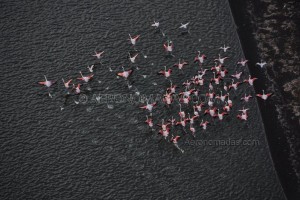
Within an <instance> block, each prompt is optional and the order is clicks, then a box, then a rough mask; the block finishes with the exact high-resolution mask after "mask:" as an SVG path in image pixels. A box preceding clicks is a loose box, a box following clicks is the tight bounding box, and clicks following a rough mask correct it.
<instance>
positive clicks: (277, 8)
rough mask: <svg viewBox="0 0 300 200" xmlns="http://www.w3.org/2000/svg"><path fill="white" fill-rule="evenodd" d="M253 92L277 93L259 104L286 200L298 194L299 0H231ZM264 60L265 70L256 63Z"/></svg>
mask: <svg viewBox="0 0 300 200" xmlns="http://www.w3.org/2000/svg"><path fill="white" fill-rule="evenodd" d="M229 3H230V6H231V10H232V13H233V15H234V20H235V23H236V25H237V31H238V34H239V37H240V40H241V44H242V47H243V50H244V53H245V56H246V58H247V59H248V60H249V69H250V72H251V74H252V75H253V76H255V77H258V80H257V82H256V83H255V90H256V92H257V93H260V92H261V90H262V89H264V90H266V91H268V92H272V93H274V95H273V96H272V98H271V99H270V101H268V102H267V103H263V102H259V103H260V110H261V113H262V117H263V121H264V124H265V129H266V134H267V139H268V143H269V147H270V151H271V154H272V158H273V162H274V165H275V167H276V171H277V174H278V176H279V178H280V181H281V184H282V187H283V188H284V191H285V193H286V196H287V197H288V199H299V198H300V191H299V188H300V187H299V185H300V164H299V160H300V159H299V151H300V137H299V133H298V132H299V130H300V126H299V124H300V106H299V102H300V89H299V88H300V77H299V66H300V62H299V47H300V39H299V35H300V34H299V32H300V31H299V27H300V26H299V21H300V20H299V19H300V14H299V12H298V13H297V11H299V10H300V3H299V2H296V1H279V0H275V1H270V0H251V1H236V0H229ZM260 60H264V61H266V62H267V63H268V65H267V67H266V69H264V70H261V69H259V67H257V66H255V63H256V62H259V61H260Z"/></svg>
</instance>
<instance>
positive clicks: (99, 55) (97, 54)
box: [93, 51, 104, 59]
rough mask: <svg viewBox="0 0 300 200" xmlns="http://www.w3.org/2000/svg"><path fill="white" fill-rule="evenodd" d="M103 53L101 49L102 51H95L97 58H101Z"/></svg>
mask: <svg viewBox="0 0 300 200" xmlns="http://www.w3.org/2000/svg"><path fill="white" fill-rule="evenodd" d="M103 53H104V51H100V52H97V51H95V54H94V55H93V56H95V57H97V59H100V58H101V56H102V54H103Z"/></svg>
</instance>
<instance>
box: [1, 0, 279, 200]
mask: <svg viewBox="0 0 300 200" xmlns="http://www.w3.org/2000/svg"><path fill="white" fill-rule="evenodd" d="M0 5H1V12H0V13H1V14H0V16H1V39H2V43H1V48H0V52H1V57H0V60H1V69H2V73H1V85H2V86H1V95H2V98H1V100H0V101H1V113H2V115H1V136H0V144H1V148H0V150H1V154H0V155H1V157H0V159H1V171H0V175H1V181H0V184H1V192H0V194H1V199H284V194H283V191H282V189H281V186H280V183H279V181H278V179H277V177H276V173H275V171H274V168H273V165H272V161H271V158H270V155H269V150H268V145H267V142H266V139H265V133H264V128H263V124H262V122H261V117H260V113H259V110H258V107H257V102H256V100H253V101H251V102H249V104H248V105H247V106H248V107H250V112H249V113H250V114H249V115H250V116H249V122H248V123H241V122H240V121H238V120H237V119H236V117H235V113H237V110H238V109H240V108H241V107H242V103H241V102H239V100H238V99H239V98H238V97H239V96H241V95H242V94H243V92H244V91H245V90H247V91H248V92H251V91H252V92H253V90H252V89H251V88H247V86H246V85H244V86H242V87H241V89H240V90H239V91H237V94H236V96H237V97H234V95H233V97H232V98H235V101H237V102H236V106H235V107H234V108H233V111H232V112H233V113H234V114H232V115H230V116H228V118H227V119H226V120H225V122H224V123H223V124H222V123H218V122H217V123H216V124H215V125H213V126H210V127H209V128H208V130H207V131H206V132H203V131H200V128H199V127H198V126H197V127H196V128H197V129H198V133H197V140H205V139H206V140H213V139H224V140H228V139H232V140H238V139H245V140H256V141H259V145H256V146H254V145H238V146H229V145H224V146H216V145H193V144H192V143H191V142H190V141H193V138H192V137H190V136H184V138H183V140H181V141H180V143H179V145H180V146H181V147H182V148H183V149H184V150H185V153H184V154H181V153H180V152H179V151H178V150H177V149H176V148H174V147H173V146H172V145H171V144H169V143H167V142H165V141H161V140H160V137H158V136H156V135H155V134H154V133H153V132H151V130H149V129H148V127H147V126H146V125H145V124H144V120H145V112H144V111H142V110H140V109H139V108H138V106H139V105H140V104H138V105H137V104H133V105H131V104H124V103H123V104H122V103H120V104H112V105H110V104H109V105H107V104H97V103H95V102H93V101H92V100H91V97H92V94H99V93H102V94H104V93H110V94H135V92H137V91H138V92H140V93H141V94H162V93H163V92H164V89H165V88H166V87H167V86H168V85H169V82H168V81H167V80H165V79H164V78H163V77H160V76H158V75H156V73H157V71H159V70H160V69H163V66H164V65H167V66H171V65H173V64H174V63H175V62H176V61H177V60H178V58H179V57H180V56H182V57H183V58H184V59H186V60H188V61H190V62H192V60H193V58H194V56H195V54H196V51H197V50H201V51H203V53H205V54H206V55H207V57H208V61H207V62H206V64H205V67H211V66H212V65H213V64H214V62H212V60H213V58H215V57H216V56H217V55H218V53H219V50H218V48H219V47H220V46H221V45H223V44H224V43H226V44H229V45H230V46H231V51H230V52H228V54H227V55H228V56H229V57H230V60H229V61H228V62H227V64H226V66H227V68H228V69H229V71H230V73H233V72H234V70H235V63H236V61H238V60H239V59H240V58H242V57H243V52H242V50H241V46H240V43H239V40H238V37H237V34H236V30H235V25H234V22H233V19H232V16H231V13H230V10H229V6H228V3H227V1H209V0H207V1H205V0H202V1H180V3H178V2H174V1H79V2H76V3H75V2H72V1H57V2H51V3H50V2H46V1H45V2H41V1H27V2H26V1H23V2H19V1H9V2H5V3H1V4H0ZM154 19H156V20H159V21H160V23H161V27H162V29H163V30H164V32H165V33H166V35H167V37H163V36H162V34H160V33H156V32H155V30H153V27H151V26H150V24H151V23H152V22H153V20H154ZM188 21H190V22H191V24H190V32H191V34H187V35H181V34H180V31H179V30H178V27H179V25H180V23H186V22H188ZM129 33H131V34H132V35H135V34H141V39H140V41H139V42H138V44H137V47H136V48H137V49H139V50H142V53H143V54H144V55H147V58H143V56H142V54H141V55H140V57H139V58H138V60H137V64H134V65H131V64H130V63H129V61H128V59H127V52H128V51H131V50H132V47H131V46H130V45H129V44H128V40H127V38H128V34H129ZM167 38H170V39H172V41H173V42H174V45H175V50H174V55H175V58H165V56H164V51H163V48H162V44H163V42H165V41H166V39H167ZM95 50H104V51H105V56H104V58H103V60H102V62H103V66H100V65H97V69H96V71H95V78H94V80H93V81H92V82H91V83H90V84H89V86H90V87H91V88H92V91H91V92H89V93H87V97H88V100H87V103H85V104H83V103H79V104H78V105H76V104H75V103H74V102H73V97H72V98H70V99H69V100H68V102H67V104H66V105H64V106H63V97H62V94H63V92H64V89H63V85H62V82H61V78H62V77H63V78H65V79H67V78H68V77H74V78H75V77H78V76H79V71H80V70H81V71H83V72H85V73H88V71H87V70H86V66H87V65H91V64H93V63H95V58H94V57H92V56H91V55H92V54H93V53H94V51H95ZM122 65H125V66H127V67H129V66H133V67H137V66H138V67H139V68H140V69H139V70H136V71H135V72H134V74H133V76H132V77H131V81H134V84H133V87H132V88H131V89H128V87H127V86H126V84H125V82H124V80H122V79H117V78H116V75H115V72H116V71H119V70H121V66H122ZM109 67H111V68H112V70H113V72H110V71H109V70H108V68H109ZM197 69H198V67H197V65H189V66H188V67H187V68H186V70H185V71H184V74H181V73H180V72H179V71H178V70H174V73H173V75H172V80H173V82H174V83H177V84H181V83H182V82H183V81H184V80H187V79H189V78H191V76H192V75H193V74H194V73H195V72H197ZM44 74H45V75H47V77H48V79H51V80H52V79H55V80H57V81H58V84H57V85H55V87H54V88H52V90H51V93H52V95H53V98H52V99H51V98H49V97H48V96H47V92H46V90H44V88H42V87H40V86H39V85H38V84H37V83H36V82H37V81H40V80H43V75H44ZM142 75H148V76H147V77H146V78H144V77H143V76H142ZM243 78H247V70H245V74H244V76H243ZM155 83H156V84H155ZM86 87H87V86H83V88H86ZM74 100H78V98H77V97H74ZM60 106H63V108H64V109H63V110H61V108H60ZM177 110H178V106H176V105H175V106H174V107H172V108H170V109H165V108H164V106H163V104H161V103H160V104H159V105H158V107H157V108H156V109H155V110H154V112H153V116H154V119H155V120H156V121H155V122H156V123H158V121H157V119H160V118H161V117H164V118H167V117H169V116H171V115H174V116H176V117H177V114H176V112H177ZM176 133H177V134H181V132H180V129H178V130H176Z"/></svg>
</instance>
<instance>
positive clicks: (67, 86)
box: [62, 78, 72, 89]
mask: <svg viewBox="0 0 300 200" xmlns="http://www.w3.org/2000/svg"><path fill="white" fill-rule="evenodd" d="M62 81H63V83H64V86H65V88H66V89H69V88H70V83H71V82H72V79H70V80H68V81H67V82H65V81H64V79H63V78H62Z"/></svg>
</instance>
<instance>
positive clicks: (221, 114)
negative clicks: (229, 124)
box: [215, 109, 228, 121]
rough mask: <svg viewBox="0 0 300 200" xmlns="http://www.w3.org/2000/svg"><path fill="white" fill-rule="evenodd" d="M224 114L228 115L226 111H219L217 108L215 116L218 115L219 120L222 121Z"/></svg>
mask: <svg viewBox="0 0 300 200" xmlns="http://www.w3.org/2000/svg"><path fill="white" fill-rule="evenodd" d="M224 115H228V113H227V112H222V113H220V111H219V109H218V113H217V114H216V115H215V117H218V118H219V120H220V121H222V120H223V118H224Z"/></svg>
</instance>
